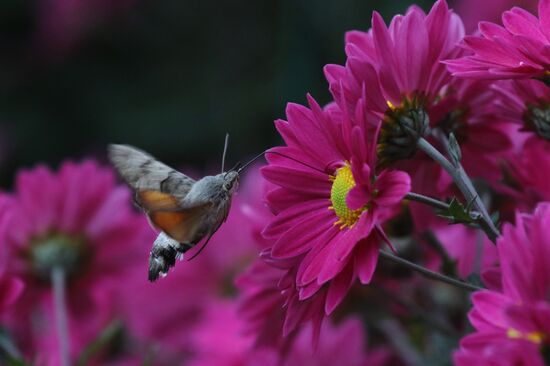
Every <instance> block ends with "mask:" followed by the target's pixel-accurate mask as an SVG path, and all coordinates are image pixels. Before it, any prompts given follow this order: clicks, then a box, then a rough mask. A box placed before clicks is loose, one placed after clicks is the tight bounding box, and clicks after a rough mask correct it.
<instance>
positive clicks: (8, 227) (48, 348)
mask: <svg viewBox="0 0 550 366" xmlns="http://www.w3.org/2000/svg"><path fill="white" fill-rule="evenodd" d="M129 200H130V192H129V190H128V189H127V188H125V187H123V186H117V185H116V179H115V175H114V174H113V172H112V171H111V170H110V169H106V168H102V167H100V166H98V165H97V164H96V163H95V162H93V161H86V162H83V163H79V164H76V163H72V162H67V163H64V164H63V165H62V167H61V168H60V170H59V172H52V171H51V170H50V169H48V168H46V167H43V166H39V167H37V168H35V169H32V170H28V171H22V172H20V173H19V174H18V176H17V181H16V184H15V190H14V192H13V194H9V195H3V196H2V197H1V199H0V202H1V203H0V205H1V206H2V207H4V208H5V209H6V211H7V212H6V215H7V217H6V218H5V221H4V220H2V221H4V222H2V225H0V229H1V230H0V242H1V243H2V245H3V247H4V248H3V251H2V260H3V263H4V264H5V266H6V272H7V273H8V274H11V275H16V276H19V277H20V278H21V279H23V280H24V282H25V284H26V288H25V291H24V293H23V294H22V296H21V298H20V299H19V301H18V304H17V305H18V306H15V307H11V308H10V309H8V311H7V312H6V313H5V314H4V315H5V317H4V319H5V321H6V323H7V324H8V325H9V326H10V328H12V330H13V331H14V334H15V336H16V340H17V342H18V344H20V345H21V346H22V348H23V349H24V351H25V353H26V354H27V355H30V357H32V358H34V359H37V360H39V359H43V360H46V359H48V360H50V361H51V362H52V364H59V362H60V361H59V348H58V345H57V339H58V338H57V335H56V328H55V326H54V325H55V316H54V314H53V312H54V306H53V303H52V273H53V271H54V269H60V270H62V271H63V273H64V275H65V276H64V277H65V283H66V305H67V312H68V323H69V324H68V327H69V333H70V345H71V351H72V352H71V353H72V355H73V356H75V355H76V354H77V353H79V352H81V351H82V349H83V347H84V345H85V344H87V343H88V342H90V341H91V340H92V339H94V338H95V337H97V336H98V335H99V332H100V331H101V330H102V329H103V328H104V327H105V326H106V325H107V324H108V323H109V322H110V321H112V319H113V316H114V311H115V307H116V299H117V295H116V293H115V292H113V291H114V289H115V288H117V287H119V286H120V281H124V279H125V276H127V275H128V274H129V273H130V272H131V269H132V268H135V266H139V267H142V266H144V265H145V263H146V257H147V251H148V249H149V248H150V243H151V241H152V240H153V239H154V236H153V234H154V233H153V232H152V230H151V229H150V228H149V225H148V224H147V221H146V220H144V218H143V217H142V215H140V214H138V213H137V212H134V210H132V208H131V205H130V204H129V202H130V201H129ZM4 249H5V250H4Z"/></svg>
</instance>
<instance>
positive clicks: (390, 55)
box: [325, 0, 464, 115]
mask: <svg viewBox="0 0 550 366" xmlns="http://www.w3.org/2000/svg"><path fill="white" fill-rule="evenodd" d="M463 36H464V27H463V24H462V21H461V20H460V18H459V17H458V16H457V15H456V14H454V13H453V12H452V11H450V10H449V9H448V7H447V3H446V2H445V1H443V0H439V1H437V2H436V3H435V4H434V6H433V7H432V9H431V10H430V12H429V13H428V14H425V13H424V11H422V9H420V8H419V7H417V6H412V7H410V8H409V10H408V11H407V13H406V14H405V15H398V16H395V17H394V18H393V19H392V21H391V23H390V25H389V27H387V26H386V24H385V23H384V20H383V19H382V16H381V15H380V14H379V13H377V12H374V13H373V16H372V29H370V30H369V31H368V32H360V31H352V32H348V33H347V34H346V55H347V60H346V65H345V66H340V65H327V66H326V67H325V75H326V77H327V80H328V81H329V84H330V89H331V91H332V94H333V95H334V98H335V100H336V101H337V102H338V104H339V105H340V106H341V107H344V106H346V107H348V108H349V109H350V110H351V111H354V110H355V107H356V104H357V101H358V100H359V99H360V98H361V97H362V95H363V94H364V93H363V90H364V89H365V88H367V93H366V98H365V102H366V106H367V109H368V110H372V111H375V112H376V113H379V114H382V115H383V114H384V113H385V112H386V111H387V110H388V106H390V107H393V108H401V107H405V106H409V107H424V106H426V105H431V104H432V103H434V102H435V101H436V98H438V97H439V94H440V93H441V92H442V88H443V87H444V86H445V85H447V84H448V83H449V81H450V80H451V74H450V73H449V72H448V71H447V70H446V69H445V65H443V64H442V63H441V61H442V60H445V59H449V58H454V57H456V56H457V55H459V54H460V53H461V50H460V49H459V48H458V47H457V45H458V42H459V41H460V40H461V39H462V37H463Z"/></svg>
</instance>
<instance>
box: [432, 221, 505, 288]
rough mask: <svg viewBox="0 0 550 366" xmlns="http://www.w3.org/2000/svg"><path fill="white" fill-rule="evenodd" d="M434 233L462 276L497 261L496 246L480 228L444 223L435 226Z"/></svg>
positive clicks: (484, 268)
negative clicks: (437, 226)
mask: <svg viewBox="0 0 550 366" xmlns="http://www.w3.org/2000/svg"><path fill="white" fill-rule="evenodd" d="M434 234H435V236H436V237H437V239H438V240H439V242H440V243H441V244H442V245H443V247H444V248H445V250H446V251H447V253H448V255H449V257H450V258H452V259H453V260H455V261H456V266H457V270H458V274H459V276H460V277H462V278H467V277H468V276H469V275H470V274H472V273H481V272H482V271H484V270H486V269H489V268H490V267H492V266H494V265H495V264H496V262H497V250H496V247H495V245H494V244H493V243H492V242H491V241H490V240H489V238H487V236H486V235H485V234H484V233H483V232H482V231H481V230H476V229H472V228H469V227H466V226H464V225H445V226H441V227H439V228H436V229H435V230H434Z"/></svg>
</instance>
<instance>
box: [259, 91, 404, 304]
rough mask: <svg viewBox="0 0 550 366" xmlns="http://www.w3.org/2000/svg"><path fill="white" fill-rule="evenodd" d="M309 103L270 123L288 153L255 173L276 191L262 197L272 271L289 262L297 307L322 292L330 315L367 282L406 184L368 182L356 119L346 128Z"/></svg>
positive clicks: (367, 153) (370, 157) (369, 151)
mask: <svg viewBox="0 0 550 366" xmlns="http://www.w3.org/2000/svg"><path fill="white" fill-rule="evenodd" d="M308 100H309V106H310V109H309V108H306V107H303V106H299V105H296V104H289V105H288V107H287V117H288V122H287V121H283V120H278V121H276V122H275V124H276V127H277V129H278V131H279V133H280V134H281V136H282V137H283V139H284V140H285V142H286V144H287V146H284V147H277V148H274V149H272V150H271V151H272V152H275V153H279V154H284V155H285V156H286V157H282V156H279V155H275V154H267V159H268V161H269V165H268V166H266V167H264V168H263V169H262V173H263V175H264V177H265V178H266V179H267V180H268V181H270V182H271V183H273V184H275V185H277V186H279V187H278V188H276V189H274V190H273V191H271V192H270V193H269V194H268V196H267V199H268V202H269V204H270V205H271V206H272V208H273V209H274V210H275V213H276V215H277V216H276V217H275V219H274V220H272V221H271V222H270V224H269V225H268V226H267V227H266V229H265V230H264V236H265V238H266V239H268V240H271V241H273V243H274V244H273V247H272V249H271V251H270V258H271V260H272V261H273V262H274V265H277V261H278V260H280V261H281V262H282V263H287V262H292V261H293V262H295V263H293V264H292V268H294V269H296V271H295V273H293V274H294V275H295V278H294V279H293V280H294V281H295V283H296V288H297V290H298V292H299V299H300V300H304V299H308V298H310V297H312V296H313V295H315V294H316V293H317V292H319V291H321V290H323V291H325V290H326V291H327V301H326V303H325V312H326V314H330V313H332V311H334V309H335V308H336V307H337V306H338V304H339V303H340V302H341V301H342V300H343V298H344V297H345V295H346V294H347V291H348V289H349V288H350V286H351V285H352V283H353V282H354V281H355V279H356V278H357V277H358V278H359V280H360V281H361V283H364V284H366V283H369V282H370V280H371V277H372V274H373V272H374V270H375V268H376V263H377V259H378V250H379V248H380V242H381V241H382V240H383V239H384V238H385V234H384V233H383V231H382V228H381V225H382V223H383V222H384V221H385V220H387V219H388V217H390V216H391V215H392V214H393V212H394V211H395V209H396V208H398V207H399V203H400V202H401V199H402V198H403V197H404V196H405V194H406V193H407V192H408V191H409V189H410V181H409V177H408V175H407V174H406V173H403V172H399V171H389V170H382V171H380V172H378V173H377V174H375V171H374V167H375V165H376V152H375V146H374V145H371V144H369V143H368V141H367V140H368V139H369V136H368V135H367V134H366V133H367V131H365V130H364V129H363V128H362V121H364V114H362V113H361V111H359V110H358V112H357V114H356V116H355V118H356V120H354V121H352V120H351V119H350V118H349V117H348V116H347V115H346V113H334V111H333V109H332V108H330V109H329V110H322V109H321V108H320V107H319V105H318V104H317V103H316V102H315V101H314V100H313V98H311V97H308ZM338 117H340V118H338ZM372 132H373V133H375V132H374V131H372ZM374 136H376V135H374ZM297 161H299V162H302V163H303V164H307V165H309V166H304V165H303V164H301V163H298V162H297ZM289 280H290V279H289ZM291 309H292V304H290V305H289V308H288V311H289V312H290V311H291Z"/></svg>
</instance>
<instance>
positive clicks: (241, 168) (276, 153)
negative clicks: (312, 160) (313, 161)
mask: <svg viewBox="0 0 550 366" xmlns="http://www.w3.org/2000/svg"><path fill="white" fill-rule="evenodd" d="M264 154H275V155H279V156H282V157H283V158H287V159H289V160H292V161H295V162H297V163H298V164H301V165H303V166H305V167H308V168H310V169H313V170H315V171H317V172H319V173H323V174H325V173H326V172H325V171H323V170H321V169H319V168H316V167H314V166H313V165H309V164H308V163H304V162H303V161H300V160H298V159H294V158H293V157H290V156H288V155H285V154H282V153H280V152H276V151H262V152H261V153H259V154H258V155H256V156H255V157H253V158H252V159H250V160H249V161H248V162H247V163H246V164H244V165H243V166H242V167H240V168H239V169H238V170H237V173H240V172H242V171H243V170H244V169H245V168H246V167H248V166H249V165H250V164H252V163H253V162H255V161H256V160H258V159H259V158H261V157H262V156H263V155H264Z"/></svg>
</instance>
